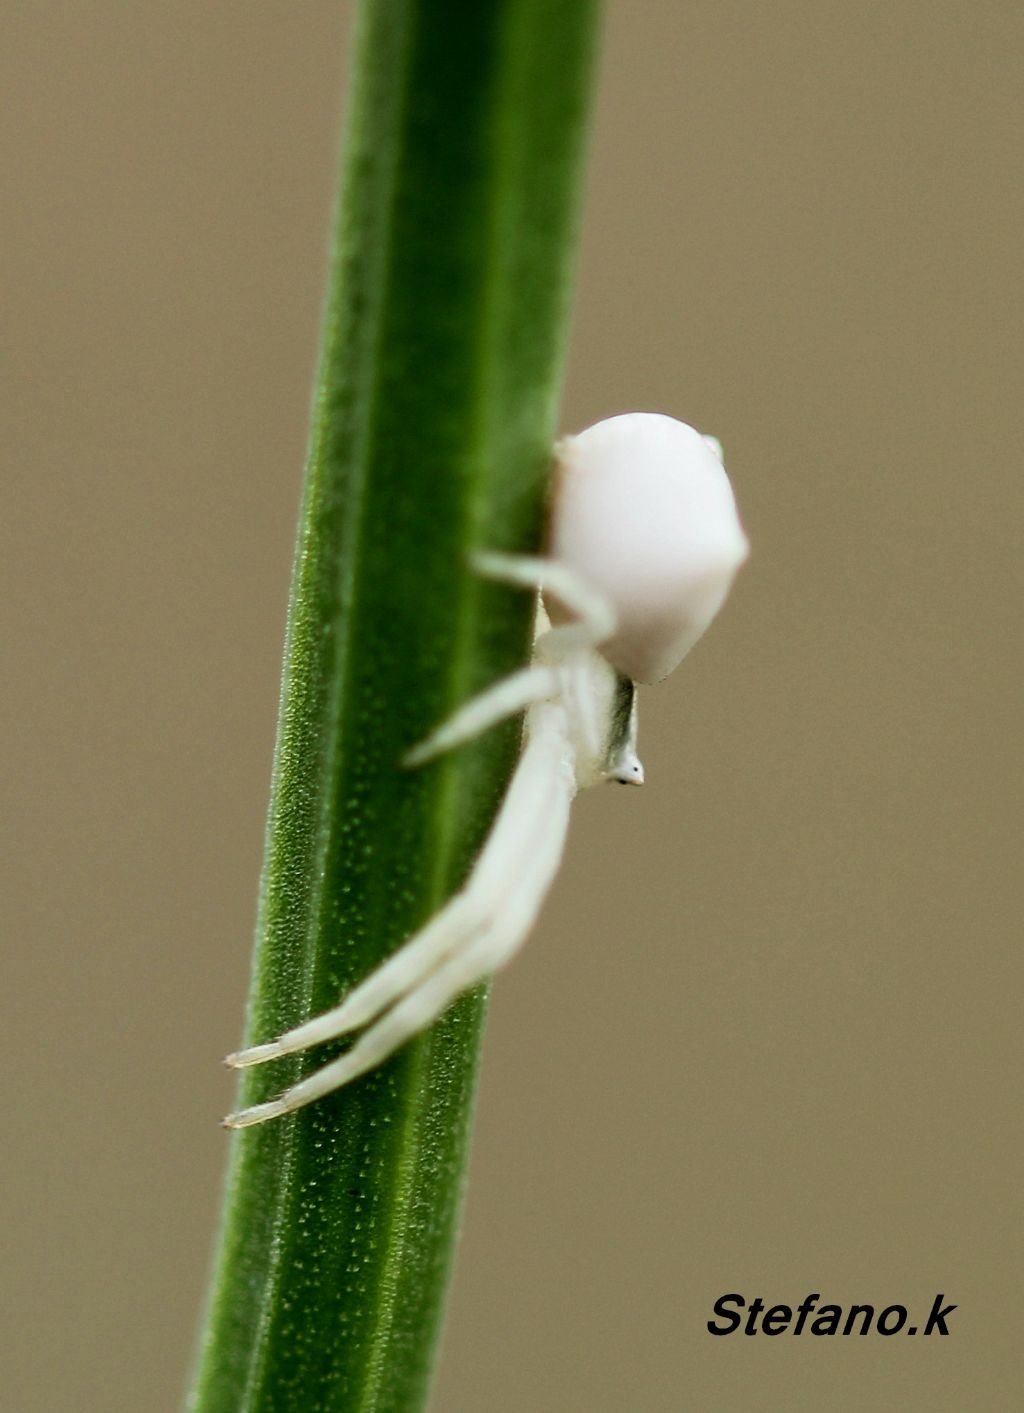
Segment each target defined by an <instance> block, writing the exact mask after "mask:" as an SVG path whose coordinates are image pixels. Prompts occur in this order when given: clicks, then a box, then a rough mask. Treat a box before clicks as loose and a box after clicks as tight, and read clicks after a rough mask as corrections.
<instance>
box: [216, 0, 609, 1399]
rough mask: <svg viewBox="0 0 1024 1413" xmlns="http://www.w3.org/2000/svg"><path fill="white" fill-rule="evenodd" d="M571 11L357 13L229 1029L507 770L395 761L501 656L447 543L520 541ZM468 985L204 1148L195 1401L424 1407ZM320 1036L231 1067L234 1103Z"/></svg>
mask: <svg viewBox="0 0 1024 1413" xmlns="http://www.w3.org/2000/svg"><path fill="white" fill-rule="evenodd" d="M598 8H599V5H598V0H476V3H473V4H465V3H461V0H460V2H459V3H456V0H366V3H364V4H363V6H362V8H361V11H360V15H359V20H358V24H357V35H356V43H355V59H354V66H353V79H352V85H351V100H350V111H349V114H348V119H347V136H346V145H345V151H344V156H343V169H342V182H341V199H340V212H339V218H338V222H337V227H336V235H335V244H334V254H333V258H332V268H331V279H330V290H329V296H328V303H327V311H326V323H325V332H324V342H323V350H322V357H321V364H320V372H319V376H318V381H317V386H316V393H315V398H314V406H313V425H312V434H311V443H310V450H309V458H308V466H307V474H306V485H305V492H304V500H303V507H302V514H301V521H300V527H299V537H298V545H297V554H296V565H295V573H294V579H293V585H292V594H291V602H290V612H289V626H288V640H287V647H286V656H285V671H284V683H283V689H282V701H281V717H280V729H279V735H278V742H277V752H276V757H275V768H274V779H273V790H272V798H271V806H270V816H269V823H268V831H267V842H266V860H265V865H264V872H263V879H262V886H261V898H260V910H259V921H258V926H257V938H256V951H255V963H254V977H253V983H252V990H251V995H250V1004H249V1015H248V1023H247V1028H246V1043H254V1042H256V1041H259V1040H265V1039H267V1038H269V1037H272V1036H274V1035H277V1034H278V1033H280V1032H281V1031H282V1030H283V1029H285V1028H287V1027H289V1026H291V1025H294V1024H296V1023H297V1022H298V1021H300V1020H303V1019H305V1018H307V1017H308V1016H310V1015H313V1014H315V1013H316V1012H318V1011H321V1010H323V1009H326V1008H327V1007H328V1006H330V1005H332V1004H334V1003H335V1002H336V1001H337V999H338V997H339V996H340V995H341V994H342V992H344V991H345V990H346V989H348V988H349V987H350V986H351V985H352V984H353V982H354V981H356V980H358V979H359V978H361V977H362V976H364V975H365V974H366V973H367V972H369V971H370V970H372V968H373V967H374V966H376V965H377V964H378V963H379V962H380V961H381V959H382V958H383V957H385V956H386V955H387V954H388V953H389V952H391V951H392V950H393V949H394V948H395V946H396V945H398V944H399V943H400V942H402V941H403V940H404V939H405V938H407V937H408V936H410V935H411V934H412V933H413V932H414V931H415V930H416V929H417V928H418V927H419V926H421V925H422V924H423V922H424V921H425V920H426V919H428V918H429V917H430V916H431V914H432V913H434V912H435V911H436V909H437V908H438V906H439V905H440V904H441V903H442V902H443V901H444V899H445V898H446V897H448V896H449V895H450V894H451V892H452V891H453V890H454V889H455V888H456V887H457V886H458V885H459V883H460V882H461V881H462V879H463V878H464V877H465V874H466V871H467V868H468V867H469V865H470V863H471V860H472V858H473V855H474V853H475V851H476V850H477V849H478V847H479V845H480V843H481V841H482V839H483V837H484V834H485V832H486V829H487V827H488V825H489V823H490V821H491V819H492V817H493V814H494V811H495V808H496V806H497V804H498V802H499V800H500V796H501V792H502V789H503V787H504V784H505V783H506V781H507V778H508V774H509V772H510V769H511V766H512V762H513V759H514V754H515V749H516V738H517V728H516V726H515V725H514V724H510V725H509V726H508V727H506V728H503V729H500V730H496V731H494V732H493V733H490V734H489V735H488V736H487V737H486V738H485V739H483V740H481V741H479V742H475V743H473V744H472V745H470V746H467V747H465V748H463V749H461V750H459V751H457V752H453V753H452V755H451V756H450V757H447V758H445V759H442V760H441V761H439V762H437V763H435V764H432V765H430V766H427V767H425V768H424V769H422V770H420V771H403V770H402V769H401V768H400V767H399V764H398V762H399V761H400V759H401V757H402V755H403V753H404V752H405V751H406V750H407V749H408V748H409V747H410V746H411V745H413V744H414V743H415V742H416V741H418V740H419V739H421V738H422V737H423V736H424V735H425V734H426V732H427V731H428V730H429V729H430V728H431V727H432V726H434V725H435V724H436V723H437V722H438V721H439V720H440V719H442V718H443V717H444V716H445V715H446V714H447V713H449V712H450V711H451V710H452V709H453V708H454V707H455V706H456V705H458V704H459V703H461V702H462V701H464V700H465V699H466V698H467V697H468V696H469V695H470V694H471V693H473V692H475V691H477V690H478V689H479V688H481V687H482V686H484V685H486V684H487V683H488V682H490V681H493V680H494V679H495V678H497V677H499V676H501V675H502V674H504V673H506V672H508V671H509V670H511V669H512V668H514V667H515V666H516V665H518V664H519V663H521V662H522V661H523V660H524V659H525V657H526V655H527V652H528V637H529V628H530V617H531V605H530V603H529V596H528V595H525V594H517V593H515V592H514V591H511V590H508V589H503V588H498V587H496V586H493V585H487V584H485V583H484V582H482V581H481V580H479V579H478V578H477V577H475V576H474V575H473V574H472V573H471V572H470V571H469V569H468V566H467V553H468V551H469V550H470V549H471V548H473V547H487V548H498V549H508V550H522V549H535V548H536V547H537V544H538V540H539V535H540V528H541V516H542V507H543V496H544V487H545V478H546V471H547V466H548V463H549V461H550V445H551V441H552V437H553V434H554V429H555V414H556V406H557V396H558V391H559V383H560V374H561V366H562V359H563V349H564V343H565V326H566V320H567V309H568V297H569V288H570V276H571V269H572V264H573V249H574V244H575V227H576V222H577V214H578V206H579V189H580V171H581V166H582V147H583V134H584V130H585V126H586V116H587V104H588V94H589V88H590V77H591V68H592V50H593V41H594V34H595V30H596V25H597V18H598V16H597V12H598ZM296 22H297V23H301V19H297V20H296ZM484 1004H485V1000H484V995H483V993H482V990H478V991H476V992H474V993H472V994H470V995H468V996H466V997H464V998H463V999H462V1000H461V1001H459V1002H458V1003H457V1004H456V1005H455V1006H454V1007H452V1009H451V1010H450V1011H449V1012H448V1014H447V1015H446V1016H445V1017H444V1018H443V1019H442V1020H441V1021H440V1022H439V1023H438V1024H437V1025H436V1026H434V1027H433V1028H432V1029H431V1030H430V1031H429V1032H428V1033H426V1034H424V1035H423V1036H422V1037H420V1038H419V1039H417V1040H416V1041H414V1042H413V1043H412V1044H410V1045H408V1046H407V1047H405V1049H404V1050H403V1051H402V1052H401V1053H400V1054H398V1055H397V1056H395V1057H394V1058H393V1059H392V1060H391V1061H389V1062H388V1063H387V1064H385V1065H383V1066H382V1067H381V1068H380V1069H379V1070H377V1071H376V1072H374V1073H373V1074H371V1075H368V1076H367V1077H366V1078H365V1079H363V1080H362V1081H359V1082H357V1083H355V1084H353V1085H351V1086H349V1087H348V1088H346V1089H344V1090H342V1091H340V1092H338V1093H336V1094H334V1095H332V1096H330V1097H329V1098H328V1099H326V1100H324V1101H321V1102H320V1103H318V1104H315V1105H313V1106H311V1107H310V1108H308V1109H305V1110H302V1111H300V1112H299V1113H298V1114H295V1115H292V1116H290V1117H288V1118H286V1119H282V1120H278V1121H276V1122H274V1123H271V1124H269V1125H266V1126H265V1127H262V1128H257V1129H252V1130H248V1131H246V1132H244V1133H242V1134H239V1135H236V1136H235V1137H234V1138H233V1139H232V1156H231V1164H230V1170H229V1175H228V1186H227V1194H226V1200H225V1209H224V1215H223V1221H222V1228H221V1234H220V1242H219V1248H218V1252H217V1256H216V1262H215V1268H214V1272H213V1277H212V1284H211V1291H210V1296H209V1303H208V1310H207V1316H206V1327H205V1330H204V1332H203V1337H202V1341H201V1346H200V1351H199V1359H198V1367H197V1372H196V1379H195V1384H194V1387H193V1391H192V1393H191V1395H190V1399H189V1407H190V1408H191V1409H193V1410H196V1413H257V1410H258V1411H259V1413H271V1410H273V1413H300V1410H301V1413H313V1410H317V1411H318V1413H334V1411H335V1410H339V1411H340V1410H345V1411H346V1413H348V1411H349V1410H353V1413H354V1410H359V1411H360V1413H399V1410H401V1413H411V1410H416V1409H420V1408H422V1407H423V1405H424V1402H425V1399H426V1394H427V1387H428V1381H429V1375H430V1371H431V1367H432V1363H433V1357H434V1349H435V1346H436V1342H437V1334H438V1330H439V1326H440V1321H441V1314H442V1309H443V1302H444V1292H445V1287H446V1284H447V1278H448V1272H449V1267H450V1263H451V1248H452V1242H453V1237H454V1231H455V1227H456V1223H457V1217H458V1209H459V1202H460V1195H461V1187H462V1174H463V1168H464V1161H465V1156H466V1147H467V1141H468V1132H469V1126H470V1117H471V1106H472V1098H473V1089H474V1081H475V1070H476V1059H477V1052H478V1046H479V1036H480V1030H481V1025H482V1020H483V1012H484ZM235 1040H236V1037H235V1036H234V1035H232V1034H231V1033H230V1029H229V1031H228V1032H227V1033H226V1034H225V1048H229V1047H231V1046H233V1045H234V1043H235ZM335 1053H338V1047H336V1046H335V1047H323V1048H321V1049H320V1050H318V1051H317V1052H316V1053H314V1054H313V1055H311V1056H302V1057H294V1058H291V1059H288V1060H282V1061H279V1062H277V1063H276V1064H273V1065H269V1066H266V1067H264V1068H263V1069H260V1070H256V1071H252V1072H250V1073H249V1074H248V1075H247V1076H246V1077H245V1080H244V1083H243V1086H242V1091H243V1092H242V1095H241V1102H243V1103H252V1102H258V1101H260V1100H262V1099H265V1098H267V1097H269V1096H270V1095H271V1094H274V1093H277V1092H279V1091H280V1089H282V1088H283V1087H284V1086H285V1085H287V1084H289V1083H292V1082H294V1081H295V1080H296V1079H298V1078H299V1077H300V1076H301V1075H303V1074H305V1073H308V1072H309V1071H310V1070H311V1069H313V1068H316V1067H318V1066H319V1065H320V1064H322V1063H324V1062H325V1061H326V1060H327V1059H329V1058H331V1057H332V1056H333V1055H334V1054H335Z"/></svg>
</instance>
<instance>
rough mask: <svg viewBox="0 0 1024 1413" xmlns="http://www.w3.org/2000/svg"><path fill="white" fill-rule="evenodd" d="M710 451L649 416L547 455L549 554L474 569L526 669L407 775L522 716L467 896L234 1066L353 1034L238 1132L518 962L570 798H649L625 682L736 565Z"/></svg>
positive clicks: (372, 1062) (672, 640) (393, 1046)
mask: <svg viewBox="0 0 1024 1413" xmlns="http://www.w3.org/2000/svg"><path fill="white" fill-rule="evenodd" d="M747 551H748V546H747V540H746V536H745V535H744V533H743V530H742V528H741V526H740V522H739V517H738V515H737V512H736V503H735V500H734V498H733V493H732V488H731V486H730V484H729V480H728V477H727V476H726V474H725V470H724V467H723V465H722V453H721V448H720V446H719V445H718V443H717V442H716V441H715V440H714V438H712V437H703V436H701V435H700V434H699V433H698V432H696V431H694V429H693V428H692V427H688V426H687V425H686V424H685V423H683V422H677V421H675V420H674V419H673V418H671V417H665V416H662V415H660V414H657V413H643V412H633V413H627V414H625V415H624V416H620V417H611V418H608V419H607V420H606V421H603V422H598V423H597V424H596V425H595V426H593V427H590V428H588V429H587V430H586V431H585V432H581V433H580V434H579V435H578V436H574V437H567V438H566V439H565V440H564V441H562V442H560V443H559V444H558V446H557V447H556V467H555V483H554V496H553V505H552V513H551V523H550V530H549V545H548V556H547V557H546V558H542V559H541V558H530V557H526V556H517V555H503V554H489V553H481V554H477V555H475V556H474V557H473V564H474V567H475V568H476V569H477V570H478V572H480V573H481V574H484V575H486V576H487V577H489V578H492V579H498V580H501V581H502V582H505V583H509V584H515V585H520V586H522V587H524V588H529V589H532V590H533V591H534V592H536V593H537V627H536V635H535V640H534V649H533V660H532V662H531V664H530V665H529V666H528V667H524V668H523V669H522V670H521V671H519V672H515V673H513V674H512V675H511V676H510V677H507V678H505V679H504V680H503V681H501V682H498V683H496V684H495V685H494V686H493V687H491V688H489V689H488V690H487V691H485V692H483V693H482V694H481V695H480V696H478V697H475V698H474V699H473V700H472V701H470V702H468V703H467V704H466V705H465V706H464V707H462V708H461V709H460V710H459V711H457V712H456V713H455V715H454V716H453V717H452V718H451V719H450V720H448V721H447V722H446V723H444V724H443V725H442V726H441V727H439V728H438V729H437V730H436V731H435V732H434V733H433V734H432V735H431V736H429V737H428V738H427V739H426V740H425V741H423V742H422V743H421V744H420V745H419V746H417V747H416V748H415V749H414V750H413V751H411V752H410V753H409V755H408V756H407V757H406V759H405V762H404V763H405V764H406V765H408V766H418V765H422V764H424V763H425V762H426V761H428V760H431V759H433V758H434V757H435V756H438V755H441V754H443V753H444V752H445V751H448V750H451V749H452V748H453V747H455V746H457V745H460V744H461V743H462V742H464V741H468V740H471V739H472V738H473V737H474V736H477V735H479V734H480V733H481V732H482V731H485V730H487V728H488V727H490V726H493V725H495V724H496V723H497V722H499V721H502V720H504V719H505V718H507V717H509V716H513V715H515V714H516V713H517V712H520V711H524V710H525V712H526V718H525V723H524V732H523V749H522V753H521V755H520V758H519V763H518V765H517V767H516V771H515V774H514V775H513V777H512V781H511V783H510V785H509V788H508V791H507V793H506V795H505V798H504V800H503V802H502V805H501V809H500V811H499V813H498V816H497V819H496V820H495V822H494V825H493V826H492V828H491V832H490V834H489V835H488V838H487V841H486V843H485V844H484V846H483V849H482V850H481V852H480V856H479V858H478V859H477V861H476V863H475V865H474V867H473V869H472V870H471V872H470V874H469V877H468V879H467V880H466V882H465V884H464V885H463V887H462V889H461V890H460V891H459V892H458V893H456V894H455V896H454V897H453V898H452V899H451V900H450V901H449V902H448V903H447V904H446V905H445V906H444V907H443V908H442V909H441V910H440V911H439V912H438V913H437V914H436V915H435V916H434V917H433V918H432V919H431V920H430V921H429V922H428V923H427V924H426V926H425V927H423V928H422V929H421V931H420V932H418V933H417V934H416V935H415V936H414V937H413V938H411V939H410V940H409V941H408V942H406V943H405V944H404V945H403V946H401V947H399V948H398V949H397V951H395V952H394V953H393V954H392V955H391V956H390V957H389V958H388V959H387V960H386V961H385V962H383V963H382V964H381V965H380V966H379V967H378V968H377V969H376V971H373V972H371V973H370V975H369V976H368V977H367V978H366V979H365V980H364V981H362V982H361V983H360V984H359V985H358V986H356V987H355V989H354V990H353V991H351V992H350V993H349V994H348V995H347V996H346V997H345V998H344V999H343V1000H342V1001H341V1003H340V1004H339V1005H338V1006H335V1007H334V1008H333V1009H332V1010H330V1011H326V1012H325V1013H324V1014H323V1015H320V1016H315V1017H313V1019H312V1020H308V1021H306V1022H304V1023H303V1024H302V1025H299V1026H296V1027H295V1029H294V1030H289V1031H287V1032H286V1033H285V1034H284V1035H282V1036H280V1037H279V1038H278V1039H277V1040H272V1041H270V1042H269V1043H267V1044H263V1045H254V1046H252V1047H251V1048H250V1049H248V1050H240V1051H238V1052H237V1053H236V1054H233V1055H229V1056H228V1058H227V1064H229V1065H231V1066H233V1067H235V1068H244V1067H245V1066H248V1065H257V1064H261V1063H262V1062H263V1061H265V1060H273V1059H277V1058H278V1057H280V1056H282V1055H290V1054H293V1053H295V1052H296V1051H299V1050H305V1049H307V1048H308V1047H309V1046H311V1045H321V1044H323V1043H325V1042H326V1041H329V1040H336V1039H338V1038H339V1037H341V1036H344V1035H348V1034H350V1033H352V1032H354V1031H362V1032H363V1033H362V1035H361V1036H360V1038H359V1039H358V1040H357V1041H356V1043H355V1044H354V1045H353V1046H352V1048H351V1049H350V1050H348V1051H346V1053H345V1054H344V1055H342V1056H341V1057H340V1058H339V1059H336V1060H333V1061H331V1063H329V1064H327V1065H325V1066H324V1067H323V1068H322V1069H319V1070H316V1071H315V1072H314V1073H313V1074H311V1075H309V1076H308V1077H307V1078H306V1079H303V1080H301V1081H300V1082H299V1083H298V1084H295V1085H293V1086H292V1087H291V1088H290V1089H287V1090H286V1091H285V1092H284V1093H283V1094H281V1095H280V1096H279V1097H278V1098H276V1099H272V1100H270V1101H269V1102H268V1103H265V1104H256V1105H254V1106H253V1107H252V1108H249V1109H242V1110H240V1111H239V1112H238V1113H235V1114H230V1115H229V1116H228V1117H227V1118H226V1119H225V1120H224V1122H225V1124H226V1125H227V1126H228V1127H229V1128H246V1127H248V1126H249V1125H251V1124H258V1123H263V1122H264V1121H265V1120H267V1119H273V1118H277V1117H278V1116H280V1115H282V1114H287V1113H290V1112H291V1111H292V1110H294V1109H298V1108H301V1107H302V1106H303V1105H304V1104H309V1103H312V1101H313V1100H315V1099H319V1098H322V1097H323V1096H324V1095H325V1094H329V1093H331V1092H332V1090H335V1089H338V1088H340V1087H341V1085H343V1084H348V1083H349V1082H350V1081H351V1080H353V1079H356V1078H357V1077H358V1076H359V1075H361V1074H365V1073H366V1071H367V1070H371V1069H374V1068H375V1067H376V1066H377V1065H379V1064H380V1063H381V1062H382V1061H383V1060H385V1059H387V1057H388V1056H389V1055H391V1054H392V1053H393V1052H394V1051H395V1050H397V1049H398V1048H399V1046H401V1045H403V1044H404V1043H405V1042H406V1041H407V1040H409V1039H411V1037H412V1036H414V1035H416V1034H417V1033H418V1032H419V1031H421V1030H423V1029H424V1027H426V1026H427V1025H429V1024H430V1023H431V1022H432V1021H434V1020H435V1019H436V1018H437V1017H438V1016H439V1015H440V1014H441V1013H442V1012H443V1011H444V1010H446V1009H447V1007H448V1006H449V1005H450V1004H451V1002H452V1001H454V1000H455V998H456V997H457V996H459V995H460V994H461V993H462V992H463V991H466V990H468V989H469V988H470V987H472V986H475V985H476V984H477V983H478V982H479V981H482V980H483V979H484V978H485V977H488V976H490V975H491V974H492V973H493V972H495V971H497V969H498V968H499V967H501V966H503V965H504V963H505V962H507V961H508V960H509V958H510V957H512V956H513V955H514V953H515V952H517V951H518V950H519V948H520V946H521V945H522V943H523V942H524V940H525V939H526V936H527V934H528V933H529V931H530V928H531V927H532V926H533V923H534V920H535V919H536V916H537V913H538V912H539V910H540V906H541V904H542V903H543V901H544V898H545V896H546V894H547V891H548V889H549V888H550V886H551V882H552V880H553V878H554V876H555V873H556V872H557V869H558V865H559V863H560V861H561V857H562V849H563V846H564V843H565V837H566V832H567V830H568V825H569V807H570V805H571V803H572V800H573V797H574V796H575V794H576V792H577V791H578V790H581V789H585V788H586V787H587V786H588V785H594V784H597V783H598V782H599V781H602V780H617V781H619V782H621V783H622V784H631V785H640V784H642V783H643V778H644V777H643V768H642V766H641V764H640V761H639V759H638V758H637V755H636V684H637V683H650V682H659V681H661V679H662V678H663V677H666V676H668V674H669V673H670V672H671V671H672V670H673V668H674V667H676V665H677V664H678V663H679V662H680V660H681V659H682V658H683V656H684V655H685V654H686V653H687V652H688V651H689V650H690V648H691V647H692V646H693V644H694V643H695V642H696V641H697V639H698V638H699V637H700V636H701V634H702V633H703V632H704V630H705V628H707V626H708V624H709V623H710V622H711V620H712V618H714V616H715V614H716V613H717V612H718V610H719V608H720V607H721V605H722V603H723V601H724V599H725V596H726V594H727V593H728V591H729V586H730V584H731V583H732V580H733V576H734V575H735V573H736V571H737V569H738V568H739V566H740V565H741V564H742V563H743V560H744V559H745V558H746V556H747Z"/></svg>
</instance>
